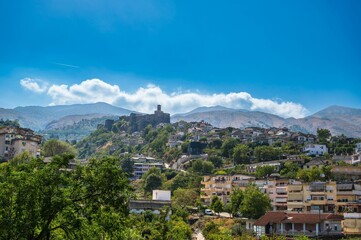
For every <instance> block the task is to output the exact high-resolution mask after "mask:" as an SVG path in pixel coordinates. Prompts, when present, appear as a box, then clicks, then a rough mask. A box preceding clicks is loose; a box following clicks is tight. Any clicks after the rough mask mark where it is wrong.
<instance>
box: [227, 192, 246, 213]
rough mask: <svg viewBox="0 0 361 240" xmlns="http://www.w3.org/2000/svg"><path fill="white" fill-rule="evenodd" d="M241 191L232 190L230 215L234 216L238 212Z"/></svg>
mask: <svg viewBox="0 0 361 240" xmlns="http://www.w3.org/2000/svg"><path fill="white" fill-rule="evenodd" d="M243 197H244V196H243V191H242V190H241V189H239V188H235V189H233V191H232V193H231V201H230V205H231V213H232V215H233V216H234V215H236V214H237V213H238V212H239V211H240V207H241V204H242V202H243Z"/></svg>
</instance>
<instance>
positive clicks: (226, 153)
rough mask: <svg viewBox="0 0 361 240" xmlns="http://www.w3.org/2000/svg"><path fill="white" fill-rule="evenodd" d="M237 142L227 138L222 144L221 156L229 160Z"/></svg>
mask: <svg viewBox="0 0 361 240" xmlns="http://www.w3.org/2000/svg"><path fill="white" fill-rule="evenodd" d="M238 143H239V140H237V139H234V138H228V139H227V140H226V141H224V142H223V144H222V147H221V150H222V156H223V157H227V158H230V157H232V155H233V149H234V148H235V147H236V146H237V144H238Z"/></svg>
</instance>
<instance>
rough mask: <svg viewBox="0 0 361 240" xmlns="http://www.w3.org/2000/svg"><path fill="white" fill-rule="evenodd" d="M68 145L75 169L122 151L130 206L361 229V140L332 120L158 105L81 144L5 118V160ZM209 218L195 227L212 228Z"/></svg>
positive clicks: (322, 228)
mask: <svg viewBox="0 0 361 240" xmlns="http://www.w3.org/2000/svg"><path fill="white" fill-rule="evenodd" d="M64 153H72V154H73V156H74V157H75V158H74V157H72V158H71V159H70V161H69V162H68V165H67V167H66V168H67V169H69V170H70V171H74V170H75V169H76V168H77V167H79V166H86V165H88V164H89V162H91V161H92V160H91V159H92V158H104V157H107V156H113V157H116V159H118V160H117V161H118V162H119V163H121V168H122V170H123V171H124V172H126V173H127V174H128V177H129V180H130V181H131V184H132V185H133V187H135V193H136V197H135V198H133V200H130V202H129V205H128V208H129V211H130V214H136V215H139V214H144V213H145V212H147V211H152V212H153V213H155V214H160V212H161V211H163V210H164V209H168V208H171V209H172V212H173V214H176V215H177V214H180V213H179V212H180V211H185V213H186V216H187V219H188V220H187V221H190V219H196V220H197V219H199V216H201V218H205V219H208V220H212V219H213V218H216V219H218V218H219V217H221V216H223V217H224V218H231V219H234V221H235V222H234V226H236V225H237V224H239V225H240V226H241V225H242V226H243V228H242V229H243V230H240V231H239V232H240V233H239V234H241V235H242V234H250V235H251V236H252V235H253V236H256V237H260V236H264V235H270V236H271V235H279V236H288V237H295V236H299V235H303V236H308V237H326V236H328V237H329V236H332V237H343V236H358V235H361V227H360V226H361V166H359V164H360V161H361V140H360V139H355V138H348V137H347V136H343V135H341V136H332V135H331V133H330V132H329V131H328V130H327V129H319V130H318V131H317V134H306V133H301V132H292V131H290V130H289V129H287V128H268V129H265V128H260V127H248V128H244V129H235V128H231V127H228V128H216V127H213V126H212V125H210V124H209V123H207V122H204V121H201V122H190V123H188V122H184V121H182V122H176V123H172V124H171V123H170V118H169V114H167V113H164V112H163V111H162V110H161V106H160V105H158V106H157V110H156V111H155V112H154V114H149V115H136V114H131V115H130V116H129V117H124V116H122V117H120V118H119V120H118V121H114V120H106V121H105V123H104V124H103V125H99V126H98V129H97V130H96V131H95V132H94V133H92V134H91V135H90V136H88V137H86V138H84V139H83V140H81V141H79V142H77V143H73V145H71V144H70V143H66V142H61V141H59V140H56V139H53V140H48V141H46V142H45V144H44V143H42V137H41V136H40V135H36V134H35V133H34V132H33V131H32V130H30V129H24V128H21V127H20V126H17V125H13V126H11V125H4V126H2V127H1V128H0V158H1V159H3V161H5V162H12V161H13V160H12V159H17V160H16V161H19V159H23V158H24V156H25V155H26V154H28V155H27V156H29V155H30V157H33V158H38V159H43V161H44V162H45V163H51V162H52V160H51V159H52V158H53V157H54V156H55V155H62V154H64ZM74 154H75V155H74ZM76 155H78V156H76ZM21 161H23V160H21ZM251 190H253V191H257V194H259V195H257V194H256V195H254V196H253V195H251V194H250V197H252V196H253V199H251V202H252V204H253V205H255V206H254V207H256V208H258V210H259V211H253V212H252V211H251V210H250V211H248V210H247V211H245V209H244V208H242V204H243V205H244V206H246V203H243V202H242V199H243V201H245V200H244V199H245V195H242V194H240V193H243V194H247V192H248V191H251ZM180 195H184V196H180ZM238 195H239V196H243V197H239V198H237V196H238ZM257 196H258V197H257ZM182 197H183V198H185V199H183V200H182ZM255 198H262V199H265V202H263V203H257V199H255ZM181 201H183V203H182V205H181V206H180V203H179V202H181ZM257 204H262V205H257ZM248 208H250V206H248ZM220 212H223V214H220ZM200 213H201V214H200ZM226 213H227V214H228V215H227V214H226ZM168 214H170V213H168ZM199 214H200V215H199ZM225 214H226V215H225ZM204 215H205V216H204ZM212 215H213V216H212ZM202 216H203V217H202ZM209 218H210V219H209ZM221 218H222V217H221ZM192 221H194V220H192ZM199 222H202V220H199ZM213 224H214V223H213ZM218 224H220V223H218ZM193 225H194V224H193ZM221 225H222V224H221ZM221 225H219V226H218V227H221ZM194 226H196V225H194ZM205 226H208V225H207V224H206V225H205ZM205 226H203V230H202V227H197V229H198V230H197V231H200V230H202V231H203V232H204V235H205V236H206V237H207V236H208V238H209V236H210V234H209V233H208V235H207V230H205V228H204V227H205ZM213 227H214V228H215V229H218V227H217V224H215V225H214V226H213ZM236 235H237V234H236ZM208 238H207V239H208Z"/></svg>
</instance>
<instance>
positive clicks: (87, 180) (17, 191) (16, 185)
mask: <svg viewBox="0 0 361 240" xmlns="http://www.w3.org/2000/svg"><path fill="white" fill-rule="evenodd" d="M71 158H72V156H70V155H63V156H62V157H59V156H56V157H54V158H53V160H52V161H51V163H49V164H44V163H43V162H42V161H41V160H40V159H31V160H30V161H29V162H18V161H17V162H16V164H13V163H12V162H9V163H8V164H3V165H1V166H0V182H1V184H0V185H1V187H0V203H1V205H2V208H1V209H0V236H1V237H2V238H3V239H99V238H103V239H104V238H107V239H110V238H113V239H114V238H118V239H119V238H122V237H123V235H124V233H125V228H126V224H125V219H126V216H127V205H128V204H127V201H128V199H129V197H130V196H131V188H130V185H129V183H128V179H127V177H126V176H125V174H124V173H123V171H122V170H121V168H120V166H119V165H118V161H117V160H116V159H112V158H104V159H99V160H95V159H92V160H90V161H89V164H88V165H87V166H84V167H82V166H79V167H78V168H77V169H76V170H74V171H64V170H62V169H64V167H65V166H67V164H68V162H69V160H70V159H71Z"/></svg>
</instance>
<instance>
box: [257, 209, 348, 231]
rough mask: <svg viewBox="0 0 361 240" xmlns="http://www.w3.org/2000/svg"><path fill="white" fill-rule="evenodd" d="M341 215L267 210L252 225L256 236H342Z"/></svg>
mask: <svg viewBox="0 0 361 240" xmlns="http://www.w3.org/2000/svg"><path fill="white" fill-rule="evenodd" d="M342 220H343V216H342V215H338V214H333V213H327V214H325V213H318V214H317V213H294V212H267V213H266V214H265V215H263V216H262V217H260V218H259V219H258V220H257V221H256V222H255V223H254V225H253V229H254V232H255V233H256V235H257V236H258V237H260V236H263V235H274V234H276V235H284V236H295V235H304V236H309V237H318V236H342V235H343V233H342V225H341V221H342Z"/></svg>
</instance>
